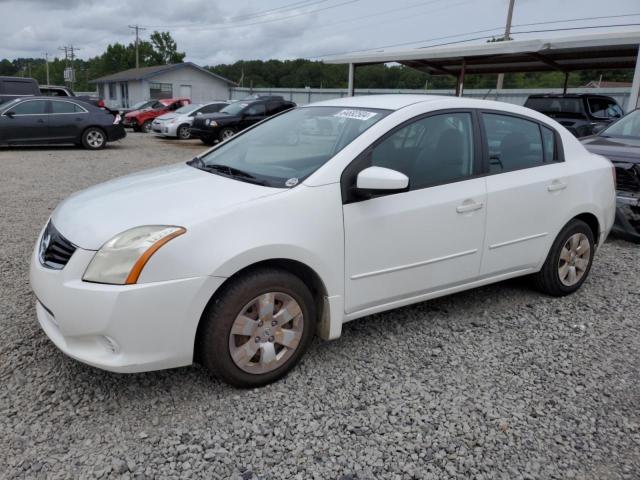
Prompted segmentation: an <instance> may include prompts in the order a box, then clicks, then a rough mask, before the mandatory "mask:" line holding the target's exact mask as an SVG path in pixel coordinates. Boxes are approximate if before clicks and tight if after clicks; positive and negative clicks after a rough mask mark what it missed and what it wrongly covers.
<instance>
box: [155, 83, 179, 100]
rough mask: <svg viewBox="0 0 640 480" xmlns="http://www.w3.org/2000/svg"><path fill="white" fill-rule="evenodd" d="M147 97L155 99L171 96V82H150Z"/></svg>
mask: <svg viewBox="0 0 640 480" xmlns="http://www.w3.org/2000/svg"><path fill="white" fill-rule="evenodd" d="M149 97H150V98H153V99H156V100H159V99H161V98H173V84H171V83H155V82H150V83H149Z"/></svg>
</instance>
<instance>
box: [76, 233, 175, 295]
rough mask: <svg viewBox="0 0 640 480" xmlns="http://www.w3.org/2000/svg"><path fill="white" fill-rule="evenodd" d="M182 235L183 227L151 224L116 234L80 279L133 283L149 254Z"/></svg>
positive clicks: (97, 254)
mask: <svg viewBox="0 0 640 480" xmlns="http://www.w3.org/2000/svg"><path fill="white" fill-rule="evenodd" d="M185 232H186V229H184V228H182V227H172V226H167V225H150V226H145V227H135V228H132V229H130V230H127V231H125V232H122V233H119V234H118V235H116V236H115V237H113V238H112V239H111V240H109V241H108V242H107V243H105V244H104V245H103V246H102V248H100V250H98V252H97V253H96V254H95V256H94V257H93V260H91V263H89V266H88V267H87V270H86V271H85V272H84V276H83V277H82V279H83V280H86V281H87V282H98V283H110V284H114V285H130V284H132V283H136V282H137V281H138V278H139V277H140V273H142V269H143V268H144V266H145V264H146V263H147V261H148V260H149V258H151V255H153V254H154V253H155V252H156V251H157V250H158V249H159V248H160V247H162V246H163V245H164V244H165V243H167V242H168V241H169V240H171V239H173V238H175V237H177V236H179V235H182V234H183V233H185Z"/></svg>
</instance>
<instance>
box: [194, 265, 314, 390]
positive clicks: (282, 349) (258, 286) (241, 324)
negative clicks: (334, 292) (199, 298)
mask: <svg viewBox="0 0 640 480" xmlns="http://www.w3.org/2000/svg"><path fill="white" fill-rule="evenodd" d="M315 328H316V309H315V303H314V300H313V296H312V295H311V292H310V291H309V289H308V288H307V286H306V285H305V284H304V283H303V282H302V280H300V278H298V277H297V276H295V275H293V274H291V273H288V272H285V271H281V270H277V269H260V270H254V271H253V272H251V273H248V274H246V275H243V276H242V277H240V278H238V279H236V280H231V283H230V284H229V285H227V286H226V287H223V290H222V292H221V293H220V294H217V295H216V296H215V297H214V299H212V301H211V302H210V304H209V306H208V307H207V310H206V311H205V313H204V315H203V318H202V320H201V326H200V328H199V331H198V356H199V360H200V362H201V363H202V364H203V365H204V366H205V367H206V368H207V369H208V370H209V371H211V372H212V373H213V374H215V375H216V376H218V377H219V378H220V379H222V380H224V381H225V382H227V383H229V384H231V385H234V386H236V387H242V388H253V387H259V386H262V385H266V384H268V383H271V382H273V381H275V380H277V379H279V378H281V377H282V376H283V375H285V374H286V373H287V372H288V371H289V370H291V368H293V366H294V365H295V364H296V363H297V362H298V361H299V360H300V358H301V357H302V355H303V354H304V352H305V350H306V349H307V347H308V346H309V343H310V342H311V339H312V338H313V334H314V332H315Z"/></svg>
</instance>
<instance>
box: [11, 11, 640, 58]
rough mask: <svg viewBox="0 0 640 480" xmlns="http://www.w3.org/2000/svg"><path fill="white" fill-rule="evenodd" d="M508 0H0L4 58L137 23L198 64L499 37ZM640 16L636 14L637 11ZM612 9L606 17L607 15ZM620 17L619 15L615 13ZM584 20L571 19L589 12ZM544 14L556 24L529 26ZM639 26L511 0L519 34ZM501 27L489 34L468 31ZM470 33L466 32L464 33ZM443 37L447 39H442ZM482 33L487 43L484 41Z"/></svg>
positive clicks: (97, 47)
mask: <svg viewBox="0 0 640 480" xmlns="http://www.w3.org/2000/svg"><path fill="white" fill-rule="evenodd" d="M508 3H509V0H422V1H420V0H392V1H389V0H261V1H257V0H253V1H251V0H153V1H149V0H108V1H105V0H0V30H1V31H2V33H3V34H2V42H0V59H2V58H9V59H14V58H18V57H43V56H44V52H48V53H49V56H50V57H53V56H60V55H61V52H60V51H59V50H58V48H59V47H61V46H63V45H74V47H77V48H79V50H78V51H77V55H78V57H80V58H90V57H93V56H96V55H99V54H101V53H102V52H103V51H104V50H105V48H106V46H107V45H108V44H110V43H115V42H120V43H129V42H132V41H133V39H134V34H133V31H132V30H131V29H129V28H128V26H129V25H134V24H138V25H140V26H142V27H144V28H146V30H144V31H141V36H142V38H148V37H149V35H150V34H151V33H152V32H153V31H154V30H159V31H169V32H171V35H172V36H173V38H174V39H175V40H176V41H177V44H178V49H179V51H183V52H186V58H185V60H187V61H192V62H195V63H197V64H200V65H216V64H220V63H233V62H235V61H237V60H255V59H271V58H275V59H290V58H312V59H318V60H320V59H322V57H323V56H326V55H329V54H340V53H347V52H352V51H359V50H368V49H378V48H384V49H387V50H388V49H390V48H399V47H388V46H392V45H398V44H405V45H404V46H403V47H404V48H407V47H413V46H427V45H433V44H438V43H444V42H452V41H459V40H464V39H473V38H475V37H480V36H484V35H491V34H492V33H495V34H496V35H501V34H502V33H504V24H505V21H506V16H507V6H508ZM633 14H635V15H633ZM605 17H608V18H605ZM614 17H615V18H614ZM585 18H589V19H588V20H579V21H567V20H575V19H585ZM538 22H556V23H546V24H538V25H526V24H532V23H538ZM618 24H638V25H635V26H626V27H615V28H614V27H610V28H609V29H608V30H611V29H612V28H613V29H614V30H615V31H628V30H637V31H640V2H639V1H638V0H607V1H603V0H515V8H514V14H513V25H514V26H513V29H512V30H513V32H514V34H513V35H512V36H513V37H514V38H532V37H544V38H546V37H551V36H566V35H577V34H581V33H590V32H602V31H606V30H607V29H603V28H595V29H588V30H569V31H558V32H537V33H528V34H527V33H517V32H524V31H529V30H541V29H553V28H567V27H570V28H575V27H583V26H598V25H618ZM490 29H495V30H492V31H490V32H481V33H470V32H477V31H481V30H490ZM461 34H466V35H461ZM442 37H447V38H442ZM476 41H480V42H484V41H485V40H484V39H479V40H476Z"/></svg>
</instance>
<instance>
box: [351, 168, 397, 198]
mask: <svg viewBox="0 0 640 480" xmlns="http://www.w3.org/2000/svg"><path fill="white" fill-rule="evenodd" d="M356 188H357V189H358V191H359V192H362V193H365V194H379V195H381V194H385V193H397V192H403V191H405V190H407V189H408V188H409V177H407V176H406V175H405V174H404V173H401V172H398V171H397V170H392V169H390V168H385V167H369V168H365V169H364V170H362V171H361V172H360V173H359V174H358V178H357V180H356Z"/></svg>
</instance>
